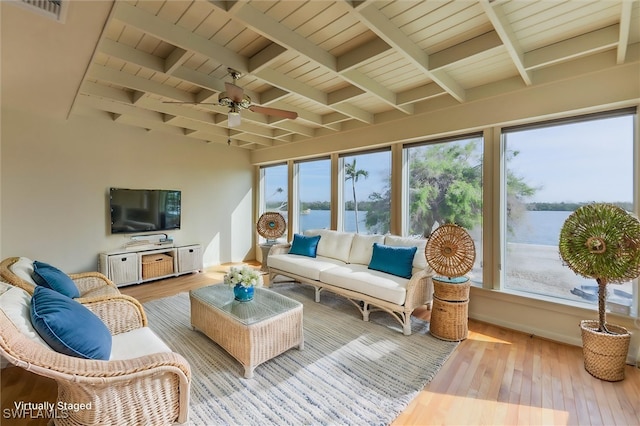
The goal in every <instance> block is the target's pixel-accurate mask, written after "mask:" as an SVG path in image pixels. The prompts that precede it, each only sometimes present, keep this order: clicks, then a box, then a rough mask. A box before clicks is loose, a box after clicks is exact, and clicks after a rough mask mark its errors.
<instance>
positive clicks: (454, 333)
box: [429, 277, 469, 341]
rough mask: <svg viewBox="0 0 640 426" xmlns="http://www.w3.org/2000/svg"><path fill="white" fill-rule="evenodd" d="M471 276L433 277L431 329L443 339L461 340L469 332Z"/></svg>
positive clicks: (433, 333) (432, 332) (436, 335)
mask: <svg viewBox="0 0 640 426" xmlns="http://www.w3.org/2000/svg"><path fill="white" fill-rule="evenodd" d="M468 319H469V278H467V277H456V278H446V277H433V306H432V308H431V324H430V328H429V330H430V331H431V334H432V335H433V336H434V337H437V338H438V339H441V340H451V341H460V340H464V339H466V338H467V334H468V333H469V327H468Z"/></svg>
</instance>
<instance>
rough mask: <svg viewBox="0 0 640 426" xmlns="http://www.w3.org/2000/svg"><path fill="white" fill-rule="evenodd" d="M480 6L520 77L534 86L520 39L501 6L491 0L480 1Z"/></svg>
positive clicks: (527, 83)
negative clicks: (525, 63) (526, 66)
mask: <svg viewBox="0 0 640 426" xmlns="http://www.w3.org/2000/svg"><path fill="white" fill-rule="evenodd" d="M480 5H481V6H482V9H483V10H484V13H485V14H486V15H487V18H489V21H491V24H492V25H493V28H494V29H495V30H496V32H497V33H498V35H499V36H500V40H502V44H504V47H505V48H506V49H507V52H508V53H509V57H510V58H511V61H512V62H513V64H514V65H515V67H516V69H517V70H518V73H519V74H520V77H522V80H523V81H524V82H525V84H526V85H527V86H530V85H531V84H532V79H531V74H529V71H527V69H526V68H525V66H524V52H523V51H522V48H521V47H520V44H519V43H518V38H517V37H516V35H515V34H514V33H513V30H512V29H511V24H509V21H508V20H507V17H506V16H505V14H504V12H503V11H502V6H501V5H495V6H494V5H493V4H491V2H490V1H489V0H480Z"/></svg>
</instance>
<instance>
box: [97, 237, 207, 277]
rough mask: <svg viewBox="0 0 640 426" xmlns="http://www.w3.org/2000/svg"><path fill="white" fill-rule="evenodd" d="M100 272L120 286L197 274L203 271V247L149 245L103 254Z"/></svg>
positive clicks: (195, 245) (100, 259)
mask: <svg viewBox="0 0 640 426" xmlns="http://www.w3.org/2000/svg"><path fill="white" fill-rule="evenodd" d="M166 256H168V257H166ZM154 257H155V258H156V259H154ZM147 259H151V260H157V261H158V262H159V263H157V264H155V265H154V264H152V263H149V262H148V261H147ZM152 267H153V269H151V268H152ZM145 268H146V269H145ZM98 270H99V271H100V272H101V273H103V274H104V275H106V276H107V277H108V278H109V279H110V280H111V281H113V283H114V284H115V285H117V286H118V287H123V286H126V285H130V284H139V283H142V282H146V281H152V280H159V279H162V278H168V277H175V276H178V275H182V274H188V273H191V272H198V271H202V270H203V265H202V246H201V245H200V244H188V245H173V244H171V245H165V246H164V247H163V245H162V244H147V245H139V246H137V247H136V246H133V247H126V248H123V249H120V250H114V251H110V252H106V253H100V255H99V256H98Z"/></svg>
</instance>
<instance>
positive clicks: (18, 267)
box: [9, 257, 36, 286]
mask: <svg viewBox="0 0 640 426" xmlns="http://www.w3.org/2000/svg"><path fill="white" fill-rule="evenodd" d="M9 269H10V270H11V272H13V273H14V274H16V275H17V276H18V277H19V278H21V279H23V280H24V281H27V282H28V283H31V284H33V285H34V286H35V285H36V282H35V281H34V280H33V260H31V259H29V258H27V257H21V258H20V259H18V261H17V262H15V263H14V264H13V265H11V266H10V267H9Z"/></svg>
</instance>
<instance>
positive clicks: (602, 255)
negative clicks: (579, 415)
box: [559, 203, 640, 381]
mask: <svg viewBox="0 0 640 426" xmlns="http://www.w3.org/2000/svg"><path fill="white" fill-rule="evenodd" d="M559 249H560V256H561V257H562V260H563V262H564V264H565V265H566V266H567V267H569V268H570V269H571V270H572V271H574V272H575V273H576V274H578V275H581V276H583V277H586V278H595V280H596V282H597V283H598V320H597V321H593V320H584V321H581V322H580V329H581V330H582V348H583V354H584V365H585V369H586V370H587V371H588V372H589V373H590V374H591V375H593V376H594V377H597V378H599V379H601V380H607V381H619V380H622V379H624V371H625V365H626V358H627V352H628V351H629V342H630V340H631V335H630V334H629V332H628V331H627V330H626V329H625V328H624V327H620V326H617V325H612V324H608V323H607V321H606V298H607V284H620V283H623V282H627V281H630V280H633V279H635V278H636V277H638V276H639V275H640V221H638V219H637V218H635V217H634V216H632V215H631V214H629V213H628V212H626V211H625V210H624V209H622V208H620V207H617V206H615V205H613V204H607V203H593V204H588V205H585V206H582V207H580V208H578V209H577V210H576V211H575V212H573V213H572V214H571V215H570V216H569V217H568V218H567V220H566V221H565V222H564V225H563V226H562V230H561V231H560V243H559Z"/></svg>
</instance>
